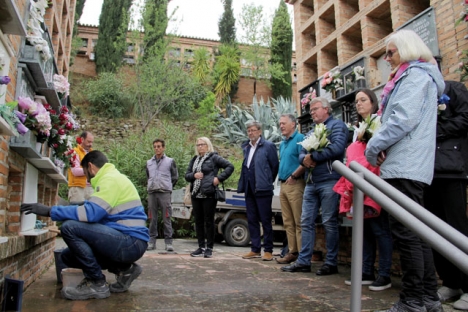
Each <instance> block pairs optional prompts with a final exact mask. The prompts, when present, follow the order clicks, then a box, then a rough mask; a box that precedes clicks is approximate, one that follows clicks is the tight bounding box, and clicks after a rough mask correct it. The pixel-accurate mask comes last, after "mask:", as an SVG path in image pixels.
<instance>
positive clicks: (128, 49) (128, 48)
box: [127, 43, 134, 53]
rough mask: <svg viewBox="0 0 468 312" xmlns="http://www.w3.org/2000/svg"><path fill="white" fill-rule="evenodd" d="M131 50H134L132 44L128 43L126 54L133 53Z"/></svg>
mask: <svg viewBox="0 0 468 312" xmlns="http://www.w3.org/2000/svg"><path fill="white" fill-rule="evenodd" d="M133 48H134V46H133V43H130V44H129V45H128V46H127V52H128V53H132V52H133Z"/></svg>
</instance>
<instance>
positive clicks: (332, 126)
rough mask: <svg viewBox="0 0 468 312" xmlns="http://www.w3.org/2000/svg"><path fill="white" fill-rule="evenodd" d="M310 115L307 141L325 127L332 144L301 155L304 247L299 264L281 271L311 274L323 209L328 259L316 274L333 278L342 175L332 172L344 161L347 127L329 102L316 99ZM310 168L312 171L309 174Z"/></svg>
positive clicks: (303, 151) (311, 106) (335, 265)
mask: <svg viewBox="0 0 468 312" xmlns="http://www.w3.org/2000/svg"><path fill="white" fill-rule="evenodd" d="M310 115H311V116H312V119H313V121H314V126H313V128H312V130H311V131H310V132H309V133H308V134H307V135H306V138H307V137H308V136H309V135H310V134H312V133H313V131H314V129H315V126H316V125H318V124H322V123H323V124H325V126H326V128H327V131H328V135H327V138H328V140H329V142H330V144H329V145H328V146H327V147H325V148H324V149H323V150H321V151H314V150H313V151H307V150H305V149H304V148H303V149H302V151H301V153H300V154H299V163H301V164H302V165H303V166H305V167H306V168H309V170H306V173H305V179H306V187H305V190H304V198H303V202H302V216H301V227H302V247H301V251H300V252H299V257H298V259H297V261H296V262H294V263H293V264H291V265H288V266H284V267H282V268H281V270H282V271H284V272H310V260H311V258H312V253H313V250H314V244H315V219H316V218H317V214H318V212H319V210H320V208H322V225H323V227H324V229H325V237H326V240H327V243H326V247H327V256H326V259H325V263H324V264H323V266H322V267H321V268H320V269H319V270H318V271H317V272H316V274H317V275H330V274H335V273H338V267H337V260H338V238H339V236H338V201H339V195H338V194H337V193H335V192H334V191H333V186H334V185H335V184H336V182H337V181H338V179H339V178H340V175H339V174H338V173H337V172H336V171H335V170H333V168H332V163H333V161H335V160H339V161H343V157H344V154H345V148H346V142H347V139H348V128H347V127H346V125H345V123H344V122H342V121H341V120H337V119H334V118H333V116H332V115H331V106H330V103H329V102H328V100H327V99H325V98H321V97H317V98H315V99H313V100H312V101H311V103H310ZM310 169H313V171H312V173H311V174H310V175H309V171H310Z"/></svg>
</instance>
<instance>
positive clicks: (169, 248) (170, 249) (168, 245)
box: [166, 244, 174, 251]
mask: <svg viewBox="0 0 468 312" xmlns="http://www.w3.org/2000/svg"><path fill="white" fill-rule="evenodd" d="M166 250H167V251H174V247H172V245H171V244H167V245H166Z"/></svg>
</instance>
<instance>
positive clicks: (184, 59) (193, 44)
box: [71, 25, 299, 104]
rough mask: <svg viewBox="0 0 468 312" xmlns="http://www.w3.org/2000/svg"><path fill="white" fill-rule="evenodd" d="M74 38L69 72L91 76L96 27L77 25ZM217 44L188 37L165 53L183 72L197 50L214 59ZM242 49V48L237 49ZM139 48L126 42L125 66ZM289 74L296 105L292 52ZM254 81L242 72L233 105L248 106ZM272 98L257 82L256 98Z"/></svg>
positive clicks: (96, 35) (297, 96)
mask: <svg viewBox="0 0 468 312" xmlns="http://www.w3.org/2000/svg"><path fill="white" fill-rule="evenodd" d="M78 37H80V38H81V39H82V45H81V48H80V49H79V51H78V55H77V57H76V58H75V63H74V64H73V66H72V68H71V71H72V72H73V73H77V74H80V75H83V76H88V77H95V76H97V73H96V63H95V62H94V46H95V45H96V43H97V40H98V27H97V26H90V25H79V26H78ZM219 44H220V43H219V41H216V40H209V39H200V38H191V37H174V39H173V41H172V43H171V48H170V50H169V52H168V54H169V55H170V57H172V58H177V59H179V62H180V63H181V64H183V66H185V67H186V68H187V69H189V68H190V64H191V61H192V58H193V53H194V51H195V50H196V49H198V48H202V47H203V48H206V49H207V50H208V51H210V53H211V55H212V60H214V50H215V49H216V48H217V47H218V45H219ZM241 48H242V47H241ZM138 51H139V47H135V46H134V44H133V43H132V42H130V40H129V42H128V45H127V51H126V53H125V56H124V62H126V63H127V64H130V65H131V64H134V62H135V55H137V54H138ZM291 75H292V81H293V93H292V94H293V95H294V96H295V101H296V103H298V102H299V95H298V93H297V88H296V83H295V81H296V69H295V53H294V51H293V57H292V64H291ZM253 84H254V80H253V79H250V78H249V77H248V74H247V72H246V71H243V74H241V79H240V81H239V89H238V91H237V93H236V96H235V98H234V99H232V100H233V102H240V103H244V104H251V103H252V99H253V96H254V91H253V90H254V87H253ZM271 96H272V93H271V90H270V89H269V87H268V86H267V85H266V84H265V83H264V82H262V81H260V82H257V97H258V99H260V98H262V97H263V99H264V100H265V101H266V100H267V99H268V98H269V97H271Z"/></svg>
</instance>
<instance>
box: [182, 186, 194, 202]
mask: <svg viewBox="0 0 468 312" xmlns="http://www.w3.org/2000/svg"><path fill="white" fill-rule="evenodd" d="M184 205H185V206H191V205H192V193H190V184H189V185H187V186H186V187H185V194H184Z"/></svg>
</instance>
